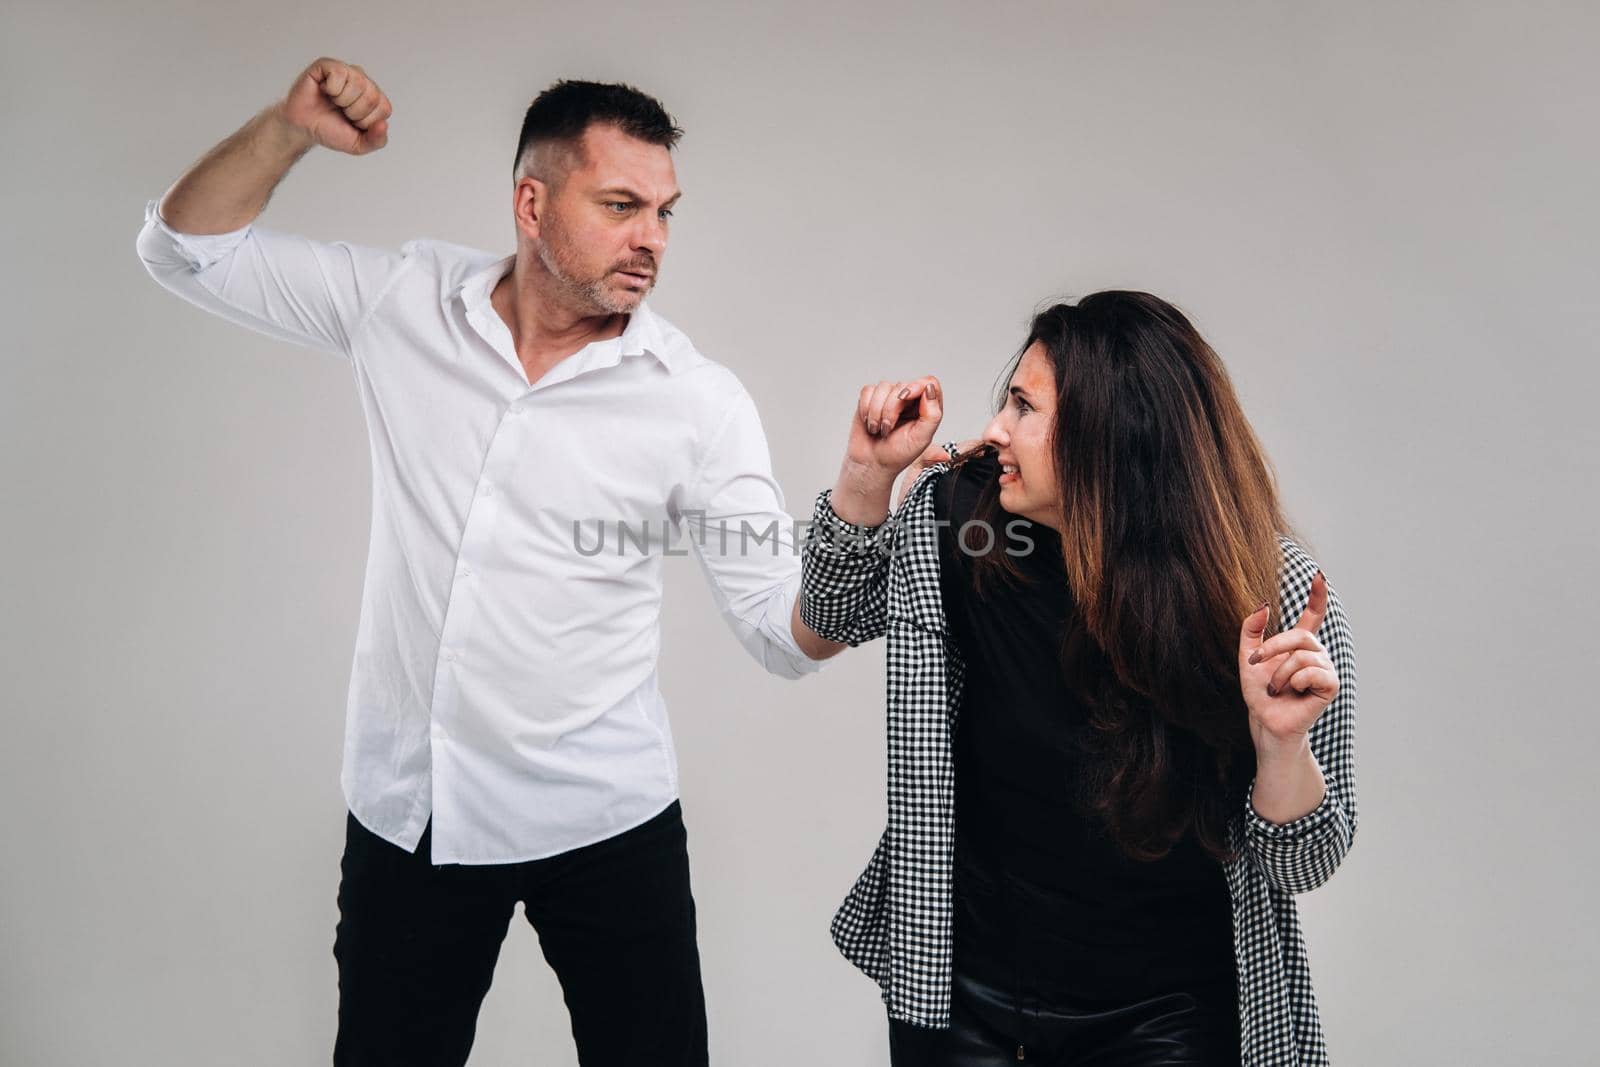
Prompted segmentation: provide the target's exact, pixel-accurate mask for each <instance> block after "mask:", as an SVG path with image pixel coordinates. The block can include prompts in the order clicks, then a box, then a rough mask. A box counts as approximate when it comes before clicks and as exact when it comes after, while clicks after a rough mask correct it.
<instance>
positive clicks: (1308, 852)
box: [1245, 539, 1356, 893]
mask: <svg viewBox="0 0 1600 1067" xmlns="http://www.w3.org/2000/svg"><path fill="white" fill-rule="evenodd" d="M1283 550H1284V569H1283V576H1282V586H1281V589H1280V599H1279V607H1280V609H1281V615H1280V618H1284V619H1294V618H1297V617H1298V616H1299V614H1300V612H1301V611H1302V610H1304V608H1305V605H1306V601H1307V600H1308V599H1309V598H1310V595H1311V580H1312V578H1314V577H1316V573H1317V569H1318V568H1317V564H1316V563H1315V562H1314V561H1313V560H1312V559H1311V558H1310V557H1309V556H1307V555H1306V554H1305V552H1304V551H1302V550H1301V548H1300V547H1299V546H1298V545H1296V544H1294V542H1292V541H1289V540H1288V539H1284V540H1283ZM1317 639H1318V640H1320V641H1321V642H1322V645H1323V647H1324V648H1326V649H1327V650H1328V656H1329V657H1330V658H1331V659H1332V660H1333V666H1334V670H1335V671H1336V672H1337V673H1338V675H1339V694H1338V696H1336V697H1334V699H1333V703H1331V704H1329V705H1328V706H1327V707H1326V708H1325V709H1323V712H1322V715H1321V716H1320V717H1319V718H1318V719H1317V721H1316V724H1315V725H1314V726H1312V728H1311V752H1312V754H1313V755H1314V756H1316V758H1317V763H1318V764H1319V765H1320V766H1321V767H1322V775H1323V778H1324V779H1325V781H1326V783H1327V791H1326V792H1325V793H1324V794H1323V797H1322V802H1321V803H1320V804H1318V805H1317V806H1316V807H1315V808H1314V809H1312V810H1311V811H1310V812H1308V813H1307V814H1305V815H1302V816H1301V817H1300V818H1298V819H1294V820H1292V821H1290V822H1286V823H1273V822H1268V821H1267V820H1266V819H1264V818H1262V817H1261V815H1260V814H1258V813H1257V812H1256V810H1255V806H1254V804H1253V794H1254V791H1255V787H1254V785H1253V784H1252V786H1251V794H1252V796H1247V797H1246V798H1245V830H1246V841H1247V842H1248V845H1249V848H1250V851H1251V852H1252V853H1253V854H1254V855H1255V857H1256V859H1257V860H1258V861H1259V863H1260V866H1261V868H1262V870H1263V871H1265V872H1266V875H1267V878H1268V880H1269V881H1271V882H1272V884H1273V885H1275V886H1277V887H1278V888H1279V889H1281V890H1284V891H1285V892H1289V893H1304V892H1307V891H1308V890H1312V889H1315V888H1317V887H1318V886H1319V885H1321V884H1322V883H1323V882H1326V881H1327V880H1328V879H1329V878H1330V877H1332V875H1333V872H1334V871H1335V870H1336V869H1337V868H1338V866H1339V863H1340V862H1341V861H1342V860H1343V859H1344V857H1345V853H1346V852H1348V851H1349V850H1350V846H1351V845H1352V844H1354V842H1355V836H1356V783H1355V713H1356V670H1355V650H1354V648H1353V646H1352V643H1351V640H1350V624H1349V621H1348V620H1347V619H1346V617H1345V613H1344V605H1343V604H1342V603H1341V602H1340V600H1339V596H1338V594H1337V593H1335V592H1334V591H1333V586H1332V585H1331V584H1330V585H1329V586H1328V611H1327V614H1325V615H1324V616H1323V619H1322V627H1321V629H1319V630H1318V631H1317Z"/></svg>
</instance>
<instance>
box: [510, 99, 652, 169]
mask: <svg viewBox="0 0 1600 1067" xmlns="http://www.w3.org/2000/svg"><path fill="white" fill-rule="evenodd" d="M596 123H600V124H602V125H608V126H615V127H617V128H618V129H620V130H621V131H622V132H623V133H625V134H627V135H628V136H629V137H637V138H638V139H639V140H641V141H644V142H646V143H648V144H654V145H661V146H662V147H663V148H667V149H671V148H672V147H673V146H674V145H676V144H677V143H678V138H680V137H682V136H683V130H682V129H680V128H679V127H678V125H677V124H676V123H675V122H674V121H673V118H672V116H671V115H669V114H667V109H666V108H664V107H662V106H661V101H659V100H657V99H656V98H655V97H653V96H651V95H650V94H649V93H645V92H641V91H640V90H638V89H635V88H634V87H633V86H631V85H623V84H620V83H606V82H589V81H567V80H562V81H558V82H556V83H555V84H554V85H552V86H550V88H548V89H546V90H545V91H544V92H542V93H540V94H539V95H538V96H537V97H535V98H534V101H533V103H532V104H529V105H528V112H527V114H526V115H524V116H523V118H522V136H521V137H519V138H518V139H517V154H516V157H515V158H514V159H513V160H512V161H511V167H512V169H513V170H515V169H516V167H517V166H518V164H520V163H521V162H522V156H523V153H524V152H526V151H527V150H528V146H529V145H534V144H539V143H541V142H545V141H569V142H576V141H577V140H578V138H580V137H582V136H583V133H584V131H585V130H587V129H588V128H589V127H590V126H592V125H594V124H596Z"/></svg>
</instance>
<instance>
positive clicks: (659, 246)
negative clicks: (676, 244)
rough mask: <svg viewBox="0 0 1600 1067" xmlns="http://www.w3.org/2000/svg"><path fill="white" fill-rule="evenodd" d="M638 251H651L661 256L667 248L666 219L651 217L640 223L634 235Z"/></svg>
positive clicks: (634, 242)
mask: <svg viewBox="0 0 1600 1067" xmlns="http://www.w3.org/2000/svg"><path fill="white" fill-rule="evenodd" d="M633 248H634V251H636V252H649V253H650V254H651V255H653V256H657V257H659V256H660V255H661V253H663V252H665V251H666V250H667V223H666V220H665V219H661V218H657V217H651V218H647V219H646V220H645V221H644V222H643V223H641V224H640V226H639V229H638V230H637V231H636V232H635V233H634V235H633Z"/></svg>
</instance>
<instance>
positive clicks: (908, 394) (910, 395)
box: [878, 381, 927, 433]
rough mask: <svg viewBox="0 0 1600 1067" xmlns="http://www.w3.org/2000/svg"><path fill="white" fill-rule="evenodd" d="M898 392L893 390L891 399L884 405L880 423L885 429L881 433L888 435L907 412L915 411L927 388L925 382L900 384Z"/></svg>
mask: <svg viewBox="0 0 1600 1067" xmlns="http://www.w3.org/2000/svg"><path fill="white" fill-rule="evenodd" d="M898 384H899V386H900V388H899V389H898V390H891V391H890V393H889V397H888V399H887V400H885V401H884V403H883V413H882V415H881V416H880V417H879V420H878V421H879V423H880V424H881V426H883V427H885V428H884V429H882V430H880V431H879V432H880V433H888V432H889V430H892V429H894V428H895V427H896V426H898V425H899V424H900V419H901V418H902V416H903V415H904V414H905V413H906V412H907V411H915V410H916V409H917V405H918V403H919V402H920V401H921V400H922V395H923V390H924V389H926V388H927V383H925V382H920V381H918V382H900V383H898Z"/></svg>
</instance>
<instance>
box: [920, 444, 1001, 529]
mask: <svg viewBox="0 0 1600 1067" xmlns="http://www.w3.org/2000/svg"><path fill="white" fill-rule="evenodd" d="M999 476H1000V460H999V458H998V457H997V456H996V455H995V454H994V453H993V452H982V453H979V454H978V455H976V456H973V457H972V458H971V459H968V460H965V461H963V462H962V463H960V464H958V465H956V466H953V467H951V466H946V468H945V469H944V470H941V471H938V472H937V473H936V475H935V477H936V478H937V481H936V482H935V484H934V485H933V486H932V487H931V489H930V491H931V492H932V493H933V512H934V516H935V517H936V518H938V519H942V520H945V521H948V522H952V523H954V524H956V525H957V526H959V525H961V524H962V523H963V522H966V521H967V520H968V519H970V518H972V517H973V516H974V515H976V514H977V512H978V503H979V499H980V497H981V496H982V494H983V489H984V486H985V485H987V484H989V483H991V482H993V481H994V480H995V479H996V478H998V477H999Z"/></svg>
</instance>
